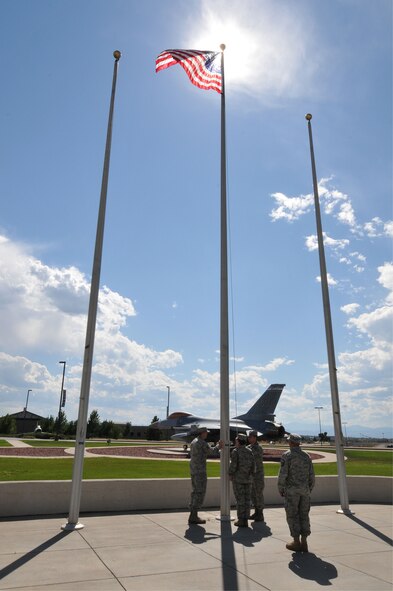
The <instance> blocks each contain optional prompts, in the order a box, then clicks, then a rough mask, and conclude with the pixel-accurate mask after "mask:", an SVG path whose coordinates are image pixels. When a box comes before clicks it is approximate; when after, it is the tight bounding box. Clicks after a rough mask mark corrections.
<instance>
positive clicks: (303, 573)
mask: <svg viewBox="0 0 393 591" xmlns="http://www.w3.org/2000/svg"><path fill="white" fill-rule="evenodd" d="M288 568H289V569H290V570H291V571H292V572H293V573H295V575H297V576H298V577H301V578H302V579H308V580H309V581H315V582H316V583H318V584H319V585H331V584H332V583H331V580H332V579H335V578H337V569H336V567H335V566H334V564H331V563H330V562H326V561H325V560H322V559H321V558H318V556H316V555H315V554H312V553H311V552H309V553H307V554H301V553H299V552H294V553H293V554H292V561H291V562H290V563H289V564H288Z"/></svg>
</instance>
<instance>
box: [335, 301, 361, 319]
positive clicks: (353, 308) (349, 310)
mask: <svg viewBox="0 0 393 591" xmlns="http://www.w3.org/2000/svg"><path fill="white" fill-rule="evenodd" d="M359 307H360V306H359V304H355V303H353V304H345V306H341V308H340V310H342V311H343V312H344V314H348V316H352V314H355V313H356V312H357V310H358V308H359Z"/></svg>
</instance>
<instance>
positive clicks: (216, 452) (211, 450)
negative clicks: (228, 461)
mask: <svg viewBox="0 0 393 591" xmlns="http://www.w3.org/2000/svg"><path fill="white" fill-rule="evenodd" d="M206 445H207V455H208V456H209V457H214V458H218V457H219V456H220V448H219V447H218V443H217V445H215V446H214V447H210V445H209V444H208V443H207V441H206Z"/></svg>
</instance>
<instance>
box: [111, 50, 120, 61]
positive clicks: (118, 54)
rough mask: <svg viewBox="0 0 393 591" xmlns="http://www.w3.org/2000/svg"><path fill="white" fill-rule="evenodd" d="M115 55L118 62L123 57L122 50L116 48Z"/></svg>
mask: <svg viewBox="0 0 393 591" xmlns="http://www.w3.org/2000/svg"><path fill="white" fill-rule="evenodd" d="M113 57H114V58H115V60H116V61H117V62H118V61H119V59H120V58H121V51H119V50H118V49H116V50H115V51H114V52H113Z"/></svg>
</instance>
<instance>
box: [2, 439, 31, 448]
mask: <svg viewBox="0 0 393 591" xmlns="http://www.w3.org/2000/svg"><path fill="white" fill-rule="evenodd" d="M3 439H5V441H8V443H9V444H10V445H12V446H13V447H31V445H29V444H28V443H24V442H23V441H22V440H21V439H17V438H16V437H4V438H3Z"/></svg>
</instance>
